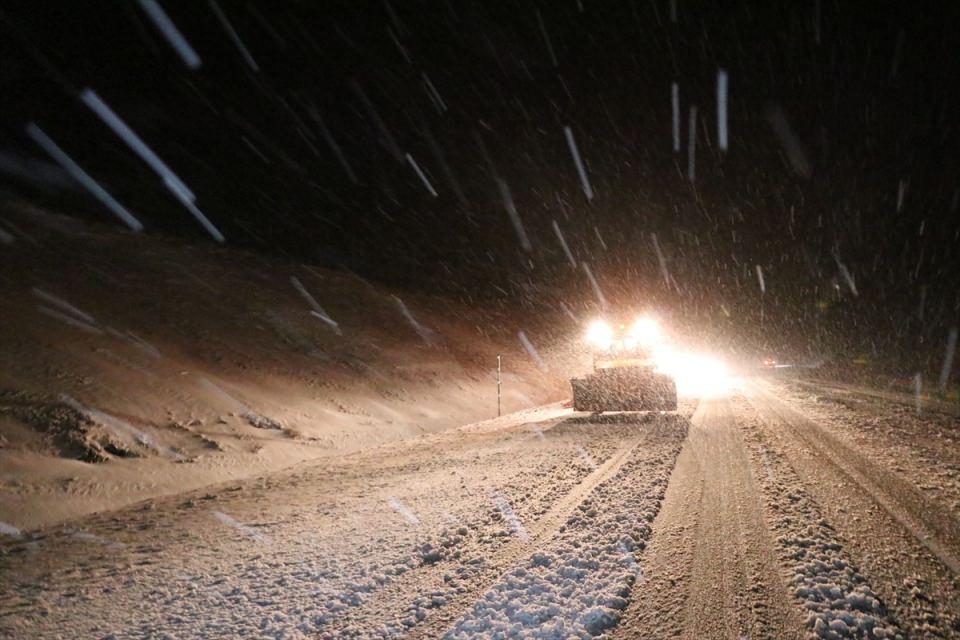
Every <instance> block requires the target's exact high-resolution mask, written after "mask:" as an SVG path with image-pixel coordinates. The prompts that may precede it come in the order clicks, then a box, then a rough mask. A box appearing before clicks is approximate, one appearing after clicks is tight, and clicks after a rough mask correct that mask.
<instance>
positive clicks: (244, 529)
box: [213, 511, 268, 542]
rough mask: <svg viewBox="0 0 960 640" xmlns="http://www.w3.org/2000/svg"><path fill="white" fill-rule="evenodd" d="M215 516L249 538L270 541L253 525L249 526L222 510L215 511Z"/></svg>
mask: <svg viewBox="0 0 960 640" xmlns="http://www.w3.org/2000/svg"><path fill="white" fill-rule="evenodd" d="M213 517H214V518H216V519H217V520H219V521H220V522H222V523H223V524H225V525H227V526H229V527H233V528H234V529H236V530H237V531H239V532H240V533H242V534H243V535H245V536H247V537H248V538H253V539H254V540H256V541H257V542H268V540H267V538H266V537H265V536H264V535H263V534H261V533H260V532H258V531H257V530H256V529H254V528H253V527H250V526H247V525H245V524H243V523H241V522H238V521H237V520H236V519H235V518H232V517H230V516H228V515H227V514H225V513H224V512H222V511H214V512H213Z"/></svg>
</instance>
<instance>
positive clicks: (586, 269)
mask: <svg viewBox="0 0 960 640" xmlns="http://www.w3.org/2000/svg"><path fill="white" fill-rule="evenodd" d="M580 264H581V265H582V266H583V271H584V273H586V274H587V279H588V280H590V286H591V287H593V293H594V295H596V296H597V301H598V302H599V303H600V308H601V309H606V308H607V299H606V298H605V297H604V296H603V291H601V290H600V285H599V284H598V283H597V279H596V278H594V277H593V270H592V269H590V265H589V264H587V263H586V262H581V263H580Z"/></svg>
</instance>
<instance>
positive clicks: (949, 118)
mask: <svg viewBox="0 0 960 640" xmlns="http://www.w3.org/2000/svg"><path fill="white" fill-rule="evenodd" d="M161 4H162V6H163V7H164V9H165V10H166V11H167V13H168V14H169V16H170V18H171V19H172V21H173V22H174V23H175V24H176V25H177V27H178V28H179V29H180V30H181V32H182V33H183V35H184V36H185V38H186V39H187V41H188V42H189V43H190V44H191V45H192V46H193V47H194V48H195V49H196V51H197V53H198V54H199V56H200V57H201V59H202V61H203V65H202V67H201V68H200V69H197V70H194V71H191V70H189V69H188V68H187V67H186V66H185V64H184V63H183V61H182V60H181V59H180V58H179V57H178V56H177V55H176V54H175V53H174V51H173V49H172V48H171V47H170V46H169V45H168V43H167V42H166V40H164V39H163V37H162V36H161V35H160V33H159V31H158V30H157V29H156V28H155V27H154V25H153V24H152V23H151V22H150V21H149V20H148V19H147V16H146V14H145V13H144V11H143V10H142V9H141V7H140V6H139V5H138V3H136V2H119V1H118V2H87V3H65V2H63V3H43V2H40V3H34V2H10V3H4V7H3V9H2V10H0V11H2V14H0V17H2V27H3V30H4V33H5V34H6V35H5V37H4V38H2V42H0V49H2V50H0V55H2V56H3V60H4V64H3V65H2V67H0V83H2V86H3V88H4V96H5V99H4V100H3V106H2V118H0V126H2V131H3V144H2V146H0V150H2V151H3V152H4V153H6V154H9V155H10V156H12V157H16V158H24V157H30V158H38V159H39V158H42V159H46V158H45V156H44V154H43V151H42V150H41V149H39V148H38V147H37V146H36V145H34V144H33V142H32V141H31V140H30V139H29V138H28V137H27V136H26V135H25V134H24V125H25V124H26V123H27V122H29V121H35V122H36V123H37V124H39V125H40V126H41V127H42V128H43V129H44V130H45V131H46V132H47V133H48V134H49V135H50V136H51V138H53V139H54V140H55V141H57V143H58V144H59V145H60V146H61V147H62V148H63V149H64V150H65V151H67V152H68V153H69V154H70V155H71V156H72V157H73V158H74V159H75V160H76V161H77V162H78V163H79V164H80V165H82V166H83V167H84V168H85V169H86V170H87V171H88V172H89V173H90V174H91V175H93V176H94V177H95V178H96V179H97V180H99V181H100V182H101V183H102V184H103V185H104V187H105V188H107V190H108V191H109V192H110V193H111V194H112V195H113V196H115V197H116V198H117V199H118V200H119V201H120V202H122V203H124V204H125V205H126V206H127V207H128V208H129V209H130V210H131V211H133V212H135V214H136V215H137V216H138V217H139V218H140V219H141V220H142V221H143V222H144V224H145V225H146V228H147V232H148V233H158V232H162V233H167V234H175V235H180V236H183V237H184V238H187V239H190V241H193V242H212V240H210V239H209V236H207V235H206V234H205V233H204V231H203V229H202V228H201V227H200V226H199V225H198V224H197V223H196V222H195V221H194V219H193V218H192V217H191V216H190V214H189V213H188V212H187V211H186V210H185V209H184V208H183V207H182V206H181V205H180V204H179V203H178V202H177V201H176V199H175V198H173V197H172V196H171V195H170V193H169V192H168V191H167V190H166V189H165V188H164V186H163V183H162V181H161V180H160V179H159V178H158V177H157V176H156V174H154V173H153V172H152V171H151V170H150V169H149V167H148V166H147V165H146V164H144V163H143V162H142V161H141V160H140V159H139V158H137V157H136V156H135V155H134V154H133V153H132V152H131V151H130V150H129V149H128V148H127V147H126V146H125V145H124V144H123V143H122V142H121V141H120V139H119V138H118V137H116V136H115V135H114V134H113V133H112V132H111V131H110V130H109V129H108V128H107V127H106V126H104V125H103V123H102V122H100V121H99V120H98V119H97V117H96V116H95V115H94V114H93V113H92V112H91V111H90V110H89V109H88V108H87V107H86V106H85V105H84V104H82V103H81V102H80V100H79V99H78V97H77V96H78V94H79V92H80V91H81V90H83V89H84V88H86V87H90V88H93V89H94V90H95V91H96V92H97V93H98V94H99V95H100V96H101V97H102V98H103V99H104V100H105V101H106V102H107V103H108V104H109V105H110V106H111V107H112V108H113V109H114V111H116V112H117V113H118V114H119V115H120V116H121V117H122V118H123V119H124V120H125V121H126V122H127V123H128V124H129V125H130V127H131V128H132V129H133V130H134V131H136V132H137V133H138V134H139V135H140V136H141V137H142V138H143V139H144V140H145V141H146V142H147V144H148V145H150V147H151V148H152V149H153V150H154V151H156V153H157V154H158V155H159V156H160V157H161V158H163V160H164V161H165V162H166V163H167V164H168V165H169V166H170V167H171V168H172V169H173V170H174V171H175V172H176V173H177V174H178V175H179V176H180V177H181V178H182V179H183V181H184V182H185V183H186V184H187V185H188V186H189V187H190V188H191V189H192V190H193V191H194V192H195V193H196V195H197V205H198V206H199V207H200V208H201V209H202V210H203V211H204V212H205V213H206V214H207V215H208V216H209V217H210V218H211V220H212V221H213V222H214V223H215V224H216V225H217V226H218V227H219V228H220V229H222V231H223V233H224V235H225V236H226V238H227V242H228V243H230V244H233V245H241V246H246V247H249V248H254V249H257V250H260V251H264V252H267V253H278V254H281V255H284V256H291V257H294V258H295V259H298V260H307V261H310V262H317V263H322V264H327V265H342V266H345V267H348V268H351V269H354V270H357V271H359V272H361V273H364V274H366V275H368V276H370V277H373V278H377V279H380V280H383V281H389V282H391V283H394V284H400V285H403V286H407V287H412V288H419V289H425V290H431V291H452V292H456V293H458V294H459V295H461V296H465V295H470V296H480V297H483V296H496V295H502V294H501V293H500V291H501V290H502V291H507V292H509V293H512V294H516V293H518V292H527V293H526V294H525V295H529V296H542V297H543V298H544V299H543V300H541V302H547V303H551V302H553V301H555V300H556V299H557V298H562V299H567V300H570V299H577V298H587V299H589V298H592V296H593V293H592V290H591V287H590V285H589V282H588V280H587V278H586V276H585V274H584V271H583V270H582V268H581V269H577V270H574V269H572V268H571V267H570V265H569V264H568V262H567V259H566V258H565V256H564V253H563V251H562V249H561V246H560V243H559V241H558V239H557V237H556V235H555V233H554V231H553V228H552V223H553V222H554V221H556V223H557V225H558V226H559V227H560V228H561V229H562V232H563V233H564V235H565V237H566V239H567V241H568V243H569V245H570V247H571V249H572V251H573V252H574V254H575V256H576V259H577V260H578V261H584V260H585V261H588V262H589V263H590V264H591V265H592V267H593V270H594V273H595V274H596V275H597V277H598V281H599V282H600V284H601V286H602V288H604V291H605V293H606V294H607V295H608V297H609V298H611V300H613V301H617V300H619V299H627V298H631V299H636V298H638V297H639V298H642V299H643V300H650V301H652V304H655V305H658V306H660V307H663V308H669V309H670V310H671V312H672V313H674V314H676V315H679V314H685V315H687V316H690V317H692V318H696V319H698V320H700V321H702V322H705V323H713V324H714V325H722V324H723V323H725V322H726V323H732V322H736V323H737V324H738V326H740V327H741V328H742V327H745V326H746V327H748V328H749V330H750V331H752V332H753V335H754V337H757V336H759V337H760V341H761V342H763V341H765V340H766V338H764V336H765V334H766V333H768V332H769V331H770V330H771V328H776V330H777V331H779V332H781V333H783V334H789V335H792V334H796V335H798V336H803V337H804V339H805V340H808V341H813V342H814V343H816V342H817V341H818V340H821V339H823V338H824V336H825V335H826V336H829V337H830V339H831V342H832V343H834V344H836V345H843V344H849V345H850V348H852V349H872V348H880V349H890V350H899V351H898V353H899V352H909V351H910V350H911V349H915V348H916V347H917V345H918V343H919V341H922V340H927V341H942V338H943V334H944V332H945V331H946V329H947V328H948V327H950V326H953V325H955V324H956V322H957V308H958V304H960V298H958V288H957V286H956V281H957V278H956V276H957V274H958V267H960V260H958V257H957V255H956V252H955V251H954V247H955V246H956V239H957V234H958V230H960V221H958V211H957V193H958V192H957V188H958V187H960V184H958V180H957V170H958V163H957V160H958V142H960V140H958V131H957V125H958V119H957V114H958V98H960V96H958V82H957V77H958V75H957V70H958V69H957V68H958V62H957V61H958V60H960V51H958V48H960V45H958V44H957V42H958V41H957V38H956V33H957V31H958V27H960V21H958V11H957V10H956V9H955V8H954V6H955V3H949V2H943V3H938V2H928V3H922V4H917V3H859V2H832V1H830V0H820V1H819V2H817V1H816V0H809V1H806V2H766V1H750V2H709V1H689V0H677V5H676V6H677V17H678V21H677V23H676V24H674V23H672V22H671V20H670V3H669V0H655V1H646V0H637V1H636V2H600V1H597V0H582V2H577V0H569V1H567V0H565V1H564V2H517V3H498V2H493V3H491V2H458V1H454V0H448V1H445V2H396V1H395V2H392V3H390V4H388V3H386V2H336V3H316V2H289V3H282V2H266V1H262V0H254V1H251V2H227V1H226V0H221V2H220V5H219V7H220V8H221V9H222V11H223V13H224V14H225V15H226V16H227V17H228V18H229V20H230V22H231V23H232V26H233V27H234V28H235V30H236V32H237V34H238V35H239V37H240V39H241V40H242V42H243V44H244V45H245V46H246V48H247V49H248V51H249V53H250V56H251V57H252V59H253V60H254V61H255V63H256V65H257V70H256V71H254V70H253V68H252V67H251V64H250V63H249V62H248V61H246V60H245V58H244V56H243V55H242V53H241V52H240V50H239V49H238V48H237V47H236V46H235V45H234V43H233V42H232V41H231V39H230V36H229V35H228V33H227V31H226V30H225V29H224V27H223V25H222V24H221V23H220V22H219V21H218V19H217V17H216V14H215V11H214V8H213V7H212V6H211V4H210V3H208V2H206V1H204V2H199V1H198V2H174V1H173V0H164V1H163V2H161ZM538 15H539V17H538ZM817 16H819V19H817ZM541 20H542V26H543V29H545V30H546V32H547V33H548V34H549V45H548V44H547V41H546V40H545V39H544V35H543V31H542V29H541ZM551 48H552V51H553V55H551ZM553 57H555V59H556V64H554V60H553ZM720 67H722V68H724V69H726V70H727V71H728V73H729V78H730V104H729V111H730V120H729V121H730V150H729V152H728V153H721V152H720V151H719V149H718V148H717V144H716V138H717V131H716V129H717V124H716V119H715V113H716V111H715V110H716V101H715V93H714V92H715V81H716V73H717V69H718V68H720ZM423 74H426V77H429V80H430V82H431V83H432V84H433V86H434V87H435V88H436V91H437V92H438V94H439V95H440V97H441V98H442V100H443V103H444V106H445V109H444V108H442V107H438V106H437V105H436V104H435V102H436V100H435V98H432V97H431V95H430V91H431V90H430V89H428V87H427V86H426V83H425V82H424V77H425V76H424V75H423ZM674 81H675V82H677V83H678V85H679V87H680V100H681V110H682V112H683V115H682V118H681V121H682V130H683V146H684V151H683V152H682V153H680V154H675V153H673V151H672V148H671V147H672V139H671V124H670V123H671V105H670V85H671V82H674ZM365 101H369V104H370V105H371V106H372V111H371V109H370V108H369V107H368V106H367V105H366V104H365ZM691 104H696V105H697V106H698V109H699V110H698V113H699V118H698V121H697V125H698V140H697V162H696V180H695V181H694V183H693V184H691V183H690V181H689V180H688V179H687V177H686V175H685V173H686V167H687V156H686V146H687V126H686V123H687V109H688V108H689V106H690V105H691ZM775 114H781V115H779V116H777V115H775ZM378 120H379V121H382V126H381V124H380V122H378ZM775 122H779V123H780V125H779V126H780V128H781V129H782V125H783V124H784V123H786V125H787V126H788V127H789V128H790V129H791V130H792V131H793V132H794V134H795V137H796V139H797V140H798V141H799V144H800V146H801V148H802V150H803V155H804V157H805V159H806V162H807V163H808V165H809V171H803V170H801V171H798V170H797V166H796V158H795V152H793V151H792V149H791V148H790V145H789V143H785V141H784V138H783V136H782V135H778V133H777V129H778V127H777V126H775V125H774V124H773V123H775ZM565 126H569V127H571V130H572V132H573V133H574V135H575V138H576V141H577V145H578V147H579V150H580V154H581V155H582V157H583V159H584V162H585V163H586V166H587V169H586V170H587V174H588V175H589V179H590V182H591V184H592V187H593V190H594V191H595V194H596V195H595V197H594V198H593V199H592V200H588V199H587V198H586V197H585V195H584V192H583V189H582V188H581V183H580V180H579V178H578V175H577V171H576V167H575V165H574V162H573V159H572V157H571V154H570V151H569V150H568V148H567V143H566V140H565V137H564V127H565ZM324 128H325V129H326V131H328V132H329V134H330V135H331V136H332V138H333V139H335V141H336V144H337V146H338V147H339V149H340V150H341V152H342V154H343V157H344V159H345V161H346V163H348V166H349V168H346V167H345V166H344V165H343V164H341V163H340V162H339V161H338V159H337V156H336V154H335V151H334V149H333V148H332V147H331V145H330V143H329V141H328V139H327V138H326V137H325V133H324ZM384 131H386V132H387V133H384ZM407 153H409V154H410V155H411V156H412V157H413V158H414V159H415V160H416V162H417V164H418V166H419V167H420V168H421V169H422V170H423V171H424V172H425V175H426V178H427V179H428V180H429V182H430V184H431V186H432V187H433V188H435V190H436V192H437V194H438V195H437V197H433V196H431V195H430V193H429V192H428V190H427V188H426V186H425V184H424V183H423V181H421V179H420V178H419V177H418V175H417V173H416V172H415V170H414V168H413V167H412V166H411V164H410V163H409V162H408V161H407V159H406V154H407ZM791 153H794V158H793V160H794V161H793V162H792V161H791ZM351 174H352V178H353V179H351ZM498 178H499V179H500V180H502V181H503V182H504V183H505V184H506V185H508V187H509V191H510V193H511V194H512V198H513V201H514V204H515V206H516V209H517V212H518V215H519V216H520V218H521V219H522V221H523V224H524V227H525V229H526V232H527V234H528V235H529V238H530V243H531V247H532V250H531V251H529V252H527V251H525V250H524V249H523V247H522V246H521V243H520V241H519V239H518V236H517V234H516V233H515V232H514V228H513V226H512V225H511V220H510V217H509V216H508V214H507V211H506V208H505V205H504V200H503V197H502V193H501V190H500V187H499V186H498V182H497V179H498ZM0 179H2V180H3V182H4V184H5V185H6V188H7V189H8V190H10V191H12V192H15V193H18V194H20V195H25V196H27V197H29V198H30V199H32V200H35V201H36V202H38V203H41V204H44V205H46V206H52V207H55V208H58V209H62V210H65V211H70V212H71V213H72V214H74V215H82V216H84V217H88V218H91V219H96V220H101V221H104V222H105V223H107V224H113V219H112V218H111V217H110V214H109V212H108V211H106V210H105V209H104V208H103V207H102V206H101V205H99V203H97V202H96V201H95V200H93V199H92V198H90V197H89V196H88V195H87V194H86V193H85V192H84V191H82V190H80V189H77V188H73V189H64V188H63V187H62V185H60V184H59V183H57V182H55V181H54V182H52V181H50V180H49V179H45V180H42V181H40V182H39V183H37V182H34V183H32V184H31V183H30V181H29V180H24V179H23V178H22V177H17V176H14V175H11V174H9V173H4V174H0ZM901 184H902V185H903V186H902V187H901ZM901 191H902V202H901V204H900V206H899V207H898V199H900V198H899V197H898V194H899V193H900V192H901ZM653 234H655V235H656V238H657V244H658V245H659V246H660V248H661V250H662V252H663V255H664V259H665V266H666V272H667V278H666V279H665V278H664V272H663V270H662V269H661V265H660V261H659V259H658V257H657V254H656V251H655V250H654V243H653ZM758 266H759V267H760V270H761V271H762V272H763V274H764V284H765V287H766V292H762V291H761V289H760V286H759V279H758V276H757V267H758ZM844 269H845V270H846V274H849V276H850V277H849V278H847V275H846V274H845V273H844ZM851 282H852V283H853V286H851ZM854 289H856V292H855V293H854ZM465 292H466V293H465ZM531 292H534V293H531ZM921 305H922V307H921ZM724 309H726V310H727V311H730V310H735V314H734V316H735V317H734V318H732V319H731V318H730V317H728V316H727V314H726V313H725V312H724ZM761 316H762V318H763V319H762V322H761Z"/></svg>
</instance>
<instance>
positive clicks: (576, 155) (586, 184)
mask: <svg viewBox="0 0 960 640" xmlns="http://www.w3.org/2000/svg"><path fill="white" fill-rule="evenodd" d="M563 134H564V135H565V136H566V137H567V146H568V147H570V155H572V156H573V161H574V163H575V164H576V165H577V173H579V174H580V183H581V184H582V185H583V192H584V193H585V194H586V195H587V200H593V188H592V187H591V186H590V180H589V179H587V171H586V169H584V167H583V161H582V160H581V159H580V152H579V151H578V150H577V141H576V140H574V139H573V130H572V129H570V127H564V128H563Z"/></svg>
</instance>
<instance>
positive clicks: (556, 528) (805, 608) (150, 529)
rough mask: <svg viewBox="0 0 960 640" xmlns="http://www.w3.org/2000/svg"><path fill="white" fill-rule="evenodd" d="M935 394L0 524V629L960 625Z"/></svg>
mask: <svg viewBox="0 0 960 640" xmlns="http://www.w3.org/2000/svg"><path fill="white" fill-rule="evenodd" d="M957 426H958V425H957V423H956V418H955V417H954V416H953V415H951V414H950V413H944V412H942V411H938V410H937V407H935V406H934V407H933V408H932V409H931V408H930V407H929V406H928V407H922V408H921V410H920V411H919V412H918V411H917V407H915V406H913V405H912V404H911V400H910V398H909V397H907V398H900V397H897V396H896V395H895V394H873V395H871V394H869V393H865V392H864V391H863V390H862V389H859V388H858V389H852V388H845V387H843V386H842V385H830V386H824V385H818V384H815V383H810V382H806V383H802V384H801V383H799V382H796V381H791V380H784V379H748V380H745V381H744V382H743V384H742V385H741V386H740V388H738V389H737V390H736V391H734V392H732V393H731V394H730V395H728V396H725V397H718V398H704V399H695V398H694V399H686V400H682V401H681V406H680V409H679V411H678V412H676V413H675V414H662V415H661V414H655V415H653V414H651V415H644V414H615V415H609V416H608V415H604V416H601V417H592V416H589V415H585V414H574V413H571V412H569V411H567V410H563V409H560V408H558V407H557V406H551V407H545V408H543V409H541V410H535V411H528V412H525V413H523V414H517V415H515V416H511V417H505V418H501V419H498V420H494V421H489V422H487V423H481V424H478V425H471V426H469V427H466V428H463V429H458V430H452V431H448V432H445V433H441V434H436V435H431V436H425V437H422V438H418V439H416V440H410V441H406V442H401V443H394V444H390V445H387V446H382V447H379V448H377V449H375V450H370V451H367V452H365V453H363V454H357V455H353V456H348V457H345V458H342V459H339V460H334V461H324V462H322V463H316V462H312V463H310V464H304V465H300V466H297V467H294V468H292V469H290V470H287V471H285V472H281V473H274V474H271V475H268V476H264V477H262V478H257V479H254V480H251V481H247V482H238V483H231V484H227V485H223V486H217V487H210V488H207V489H205V490H201V491H198V492H194V493H191V494H185V495H180V496H177V497H173V498H167V499H159V500H154V501H150V502H147V503H143V504H140V505H136V506H134V507H131V508H127V509H124V510H122V511H118V512H113V513H102V514H98V515H94V516H90V517H87V518H84V519H81V520H77V521H74V522H70V523H68V524H66V525H62V526H58V527H54V528H50V529H47V530H39V531H33V532H29V533H28V534H27V535H26V536H25V537H24V538H22V539H20V540H15V539H12V538H11V537H10V536H7V537H6V538H5V539H4V542H3V546H2V553H3V555H2V556H0V576H3V579H2V581H0V637H16V638H21V637H36V638H57V637H63V638H76V637H84V638H104V637H116V638H164V637H167V638H193V637H196V638H200V637H203V638H210V637H223V638H229V637H240V636H244V637H257V638H350V637H356V638H368V637H383V638H394V637H396V638H401V637H404V638H435V637H449V638H470V637H555V638H569V637H583V638H589V637H596V636H600V635H603V636H605V637H612V638H677V637H680V638H733V639H739V638H804V637H824V638H843V637H865V638H884V637H902V638H907V637H918V638H922V637H947V638H949V637H960V591H958V587H960V581H958V578H957V570H958V568H960V524H958V523H960V442H958V439H960V436H958V435H957V428H956V427H957Z"/></svg>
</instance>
